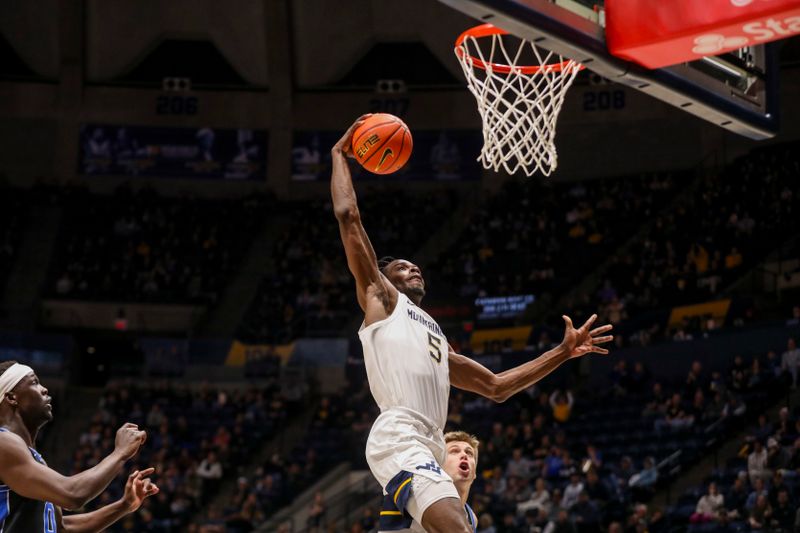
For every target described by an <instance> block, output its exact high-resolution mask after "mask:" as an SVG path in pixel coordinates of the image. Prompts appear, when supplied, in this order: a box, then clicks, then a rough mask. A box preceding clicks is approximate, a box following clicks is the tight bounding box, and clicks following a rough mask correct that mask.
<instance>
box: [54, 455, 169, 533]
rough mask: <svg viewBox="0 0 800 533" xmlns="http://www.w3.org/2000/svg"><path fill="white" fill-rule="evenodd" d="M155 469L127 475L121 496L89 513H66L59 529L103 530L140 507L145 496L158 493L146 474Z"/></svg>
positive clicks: (84, 532)
mask: <svg viewBox="0 0 800 533" xmlns="http://www.w3.org/2000/svg"><path fill="white" fill-rule="evenodd" d="M154 471H155V469H154V468H148V469H146V470H142V471H138V470H137V471H136V472H134V473H133V474H131V475H130V476H128V481H127V482H126V483H125V493H124V494H123V496H122V498H120V499H119V500H117V501H115V502H114V503H110V504H108V505H106V506H104V507H101V508H100V509H98V510H96V511H92V512H91V513H82V514H75V515H68V516H65V517H63V518H62V520H61V525H62V528H61V531H65V532H68V533H96V532H98V531H104V530H105V529H106V528H108V527H109V526H111V524H113V523H115V522H117V521H118V520H119V519H120V518H122V517H124V516H125V515H127V514H130V513H132V512H134V511H136V510H137V509H138V508H139V507H141V505H142V502H144V500H145V498H147V497H149V496H152V495H154V494H158V492H159V489H158V487H157V486H156V485H155V483H152V482H151V481H150V479H149V478H147V476H149V475H150V474H152V473H153V472H154Z"/></svg>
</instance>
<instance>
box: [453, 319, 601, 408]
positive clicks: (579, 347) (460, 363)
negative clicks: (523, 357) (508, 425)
mask: <svg viewBox="0 0 800 533" xmlns="http://www.w3.org/2000/svg"><path fill="white" fill-rule="evenodd" d="M563 318H564V325H565V329H564V340H563V341H561V344H559V345H558V346H556V347H555V348H553V349H552V350H548V351H547V352H545V353H543V354H542V355H540V356H539V357H537V358H536V359H534V360H532V361H528V362H527V363H524V364H522V365H520V366H518V367H516V368H512V369H509V370H506V371H505V372H501V373H499V374H495V373H494V372H492V371H491V370H489V369H488V368H486V367H485V366H483V365H481V364H480V363H478V362H476V361H473V360H472V359H470V358H469V357H465V356H463V355H461V354H458V353H456V352H455V351H454V350H453V348H452V347H451V348H450V353H449V355H448V363H449V366H450V383H451V384H452V385H453V386H454V387H456V388H459V389H463V390H466V391H469V392H474V393H476V394H480V395H481V396H484V397H486V398H489V399H490V400H493V401H495V402H504V401H506V400H507V399H508V398H510V397H511V396H513V395H514V394H516V393H518V392H520V391H523V390H525V389H527V388H528V387H530V386H531V385H534V384H535V383H537V382H538V381H539V380H541V379H542V378H544V377H545V376H547V375H548V374H550V373H551V372H553V371H554V370H555V369H556V368H558V367H559V366H561V364H562V363H564V362H565V361H568V360H569V359H573V358H577V357H581V356H584V355H586V354H589V353H599V354H607V353H608V350H606V349H605V348H602V347H600V346H598V344H604V343H607V342H611V341H612V340H614V337H613V336H612V335H603V334H604V333H607V332H609V331H611V328H612V326H611V325H610V324H607V325H605V326H600V327H598V328H594V329H591V327H592V324H593V323H594V321H595V320H596V319H597V315H592V316H591V318H589V320H587V321H586V322H585V323H584V324H583V325H582V326H581V327H580V328H578V329H575V327H574V326H573V325H572V320H571V319H570V318H569V317H568V316H566V315H565V316H564V317H563Z"/></svg>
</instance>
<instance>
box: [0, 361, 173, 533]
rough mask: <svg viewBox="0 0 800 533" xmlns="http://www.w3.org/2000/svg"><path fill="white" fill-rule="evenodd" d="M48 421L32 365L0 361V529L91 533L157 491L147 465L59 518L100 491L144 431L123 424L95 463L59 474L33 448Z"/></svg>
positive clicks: (43, 395)
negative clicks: (117, 495) (108, 493)
mask: <svg viewBox="0 0 800 533" xmlns="http://www.w3.org/2000/svg"><path fill="white" fill-rule="evenodd" d="M52 419H53V412H52V407H51V405H50V396H49V395H48V393H47V389H46V388H45V387H44V386H43V385H42V384H41V383H39V378H38V377H37V376H36V374H35V373H34V371H33V369H31V368H30V367H28V366H26V365H21V364H19V363H16V362H14V361H7V362H4V363H0V532H2V533H55V532H62V531H69V532H83V533H93V532H97V531H103V530H105V529H106V528H108V527H109V526H110V525H111V524H113V523H114V522H116V521H117V520H119V519H120V518H122V517H123V516H125V515H126V514H128V513H132V512H133V511H135V510H136V509H138V508H139V507H140V506H141V505H142V502H143V501H144V499H145V498H147V497H148V496H152V495H153V494H157V493H158V487H156V486H155V484H153V483H151V482H150V480H149V479H147V476H148V475H150V474H152V473H153V469H152V468H148V469H147V470H142V471H136V472H134V473H133V474H131V475H130V476H129V477H128V480H127V483H126V484H125V493H124V495H123V496H122V498H121V499H120V500H118V501H116V502H114V503H111V504H109V505H106V506H104V507H101V508H100V509H98V510H96V511H93V512H91V513H83V514H75V515H69V516H63V515H62V513H61V508H62V507H63V508H65V509H78V508H80V507H83V505H85V504H86V503H87V502H88V501H90V500H92V499H93V498H94V497H95V496H97V495H98V494H100V493H101V492H102V491H103V490H104V489H105V488H106V487H107V486H108V484H109V483H111V481H112V480H113V479H114V478H115V477H116V476H117V474H118V473H119V472H120V470H121V469H122V467H123V465H124V464H125V461H127V460H128V459H130V458H131V457H133V456H134V455H135V454H136V452H137V451H139V447H140V446H141V445H142V443H143V442H144V441H145V438H146V435H145V432H144V431H139V430H138V428H137V427H136V426H135V425H134V424H125V425H124V426H122V427H121V428H120V429H119V431H117V438H116V442H115V448H114V451H113V452H112V453H111V454H110V455H109V456H108V457H106V458H105V459H103V460H102V461H100V463H98V464H97V465H96V466H94V467H92V468H90V469H88V470H85V471H83V472H81V473H79V474H76V475H74V476H70V477H65V476H62V475H61V474H59V473H58V472H56V471H55V470H51V469H50V468H48V466H47V465H46V464H45V462H44V459H42V456H41V455H39V453H38V452H37V451H36V450H35V449H34V448H33V445H34V443H35V442H36V434H37V433H38V432H39V428H41V427H42V426H44V425H45V424H46V423H47V422H49V421H50V420H52Z"/></svg>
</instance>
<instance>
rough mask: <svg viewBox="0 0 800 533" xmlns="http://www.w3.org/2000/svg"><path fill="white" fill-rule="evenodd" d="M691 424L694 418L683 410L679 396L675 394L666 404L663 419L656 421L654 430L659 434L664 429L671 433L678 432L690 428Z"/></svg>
mask: <svg viewBox="0 0 800 533" xmlns="http://www.w3.org/2000/svg"><path fill="white" fill-rule="evenodd" d="M692 424H694V416H692V415H691V414H689V413H687V412H686V410H684V408H683V402H682V399H681V395H680V394H679V393H677V392H676V393H674V394H673V395H672V398H670V399H669V401H668V402H667V407H666V411H665V413H664V418H660V419H658V420H656V423H655V430H656V431H657V432H659V433H661V432H663V431H664V428H665V427H668V428H670V429H671V430H673V431H680V430H683V429H686V428H688V427H691V426H692Z"/></svg>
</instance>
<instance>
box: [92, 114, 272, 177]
mask: <svg viewBox="0 0 800 533" xmlns="http://www.w3.org/2000/svg"><path fill="white" fill-rule="evenodd" d="M266 153H267V132H266V131H265V130H249V129H239V130H235V129H218V128H159V127H149V126H119V125H116V126H111V125H102V124H84V125H83V126H81V134H80V158H79V161H78V172H79V173H80V174H83V175H101V176H147V177H152V176H156V177H168V178H205V179H220V180H263V179H265V177H266V168H267V164H266V163H267V160H266Z"/></svg>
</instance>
